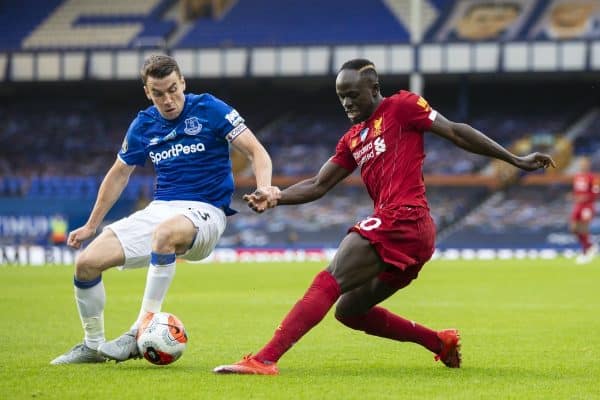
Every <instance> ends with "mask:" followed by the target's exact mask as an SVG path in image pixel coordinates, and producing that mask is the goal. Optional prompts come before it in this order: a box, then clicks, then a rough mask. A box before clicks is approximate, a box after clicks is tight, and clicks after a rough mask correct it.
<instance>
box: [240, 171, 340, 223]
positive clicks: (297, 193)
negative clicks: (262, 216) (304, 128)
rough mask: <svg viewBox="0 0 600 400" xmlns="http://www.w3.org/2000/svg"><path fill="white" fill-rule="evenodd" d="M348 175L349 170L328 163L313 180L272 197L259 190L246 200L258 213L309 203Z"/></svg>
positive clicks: (246, 196)
mask: <svg viewBox="0 0 600 400" xmlns="http://www.w3.org/2000/svg"><path fill="white" fill-rule="evenodd" d="M348 175H350V172H349V171H348V170H346V169H344V168H342V167H340V166H339V165H337V164H335V163H333V162H331V161H327V162H326V163H325V164H324V165H323V166H322V167H321V170H320V171H319V173H318V174H317V175H316V176H313V177H312V178H309V179H305V180H303V181H300V182H298V183H295V184H293V185H292V186H290V187H288V188H287V189H284V190H282V191H277V193H274V194H272V195H269V194H268V193H267V192H266V191H263V190H261V189H258V190H256V191H255V192H254V193H251V194H246V195H244V200H245V201H246V203H248V207H250V208H251V209H253V210H254V211H256V212H258V213H261V212H263V211H264V210H265V209H267V208H273V207H275V206H277V205H282V204H302V203H309V202H311V201H313V200H316V199H318V198H320V197H322V196H323V195H324V194H325V193H327V192H328V191H329V190H330V189H331V188H333V187H334V186H335V185H336V184H337V183H338V182H340V181H341V180H342V179H344V178H346V177H347V176H348Z"/></svg>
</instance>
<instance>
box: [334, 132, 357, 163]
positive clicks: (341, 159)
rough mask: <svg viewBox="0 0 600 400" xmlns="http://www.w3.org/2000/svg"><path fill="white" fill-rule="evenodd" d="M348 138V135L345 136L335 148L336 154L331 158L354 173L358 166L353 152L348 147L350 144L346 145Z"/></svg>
mask: <svg viewBox="0 0 600 400" xmlns="http://www.w3.org/2000/svg"><path fill="white" fill-rule="evenodd" d="M346 138H347V135H344V136H342V138H341V139H340V140H339V142H338V144H337V146H335V154H334V155H333V157H331V159H330V161H331V162H334V163H336V164H337V165H339V166H340V167H342V168H344V169H347V170H348V171H350V172H352V171H354V170H355V169H356V167H357V165H356V161H355V160H354V156H353V155H352V151H351V150H350V147H348V143H346Z"/></svg>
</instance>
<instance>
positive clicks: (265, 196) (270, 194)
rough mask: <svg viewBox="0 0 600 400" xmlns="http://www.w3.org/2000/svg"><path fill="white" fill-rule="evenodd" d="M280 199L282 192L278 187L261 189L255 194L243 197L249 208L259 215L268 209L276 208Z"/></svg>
mask: <svg viewBox="0 0 600 400" xmlns="http://www.w3.org/2000/svg"><path fill="white" fill-rule="evenodd" d="M280 198H281V191H280V190H279V188H278V187H277V186H267V187H261V188H258V189H256V190H255V191H254V192H253V193H251V194H245V195H244V196H243V199H244V201H246V203H247V204H248V207H250V208H251V209H252V210H254V211H255V212H257V213H262V212H264V211H265V210H266V209H268V208H273V207H276V206H277V202H278V200H279V199H280Z"/></svg>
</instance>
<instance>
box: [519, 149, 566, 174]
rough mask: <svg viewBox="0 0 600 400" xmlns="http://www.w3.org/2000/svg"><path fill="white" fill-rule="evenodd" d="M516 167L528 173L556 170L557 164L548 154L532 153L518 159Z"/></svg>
mask: <svg viewBox="0 0 600 400" xmlns="http://www.w3.org/2000/svg"><path fill="white" fill-rule="evenodd" d="M515 165H516V166H517V167H519V168H521V169H524V170H526V171H535V170H536V169H540V168H549V167H553V168H556V163H555V162H554V160H553V159H552V157H550V156H549V155H548V154H544V153H537V152H536V153H531V154H528V155H526V156H523V157H517V159H516V160H515Z"/></svg>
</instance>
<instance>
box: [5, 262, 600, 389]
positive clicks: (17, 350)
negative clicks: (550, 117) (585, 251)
mask: <svg viewBox="0 0 600 400" xmlns="http://www.w3.org/2000/svg"><path fill="white" fill-rule="evenodd" d="M321 268H323V265H322V264H317V263H289V264H277V263H267V264H220V265H208V264H195V265H191V264H190V265H186V264H179V265H178V268H177V274H176V276H175V280H174V282H173V284H172V287H171V290H170V292H169V295H168V296H167V300H166V302H165V304H164V307H163V309H164V310H165V311H169V312H172V313H174V314H176V315H177V316H179V317H180V318H181V319H182V321H183V322H184V324H185V326H186V328H187V331H188V334H189V339H190V341H189V344H188V348H187V350H186V352H185V354H184V355H183V357H182V358H181V359H180V360H179V361H177V362H176V363H174V364H172V365H170V366H166V367H157V366H153V365H151V364H149V363H148V362H146V361H144V360H132V361H128V362H125V363H121V364H115V363H105V364H96V365H75V366H51V365H49V361H50V360H51V359H52V358H54V357H56V356H57V355H59V354H60V353H62V352H64V351H66V350H68V349H69V348H70V347H71V346H73V345H74V344H76V343H77V342H79V341H80V340H81V337H82V332H81V328H80V323H79V318H78V316H77V312H76V306H75V303H74V300H73V288H72V283H71V282H72V281H71V280H72V268H71V267H66V266H51V267H14V266H11V267H0V316H1V321H2V324H1V325H0V326H1V328H0V351H1V354H2V358H1V359H0V398H2V399H33V398H35V399H137V398H139V399H159V398H161V399H162V398H169V399H192V398H193V399H344V400H345V399H402V398H406V399H593V398H600V362H599V358H600V294H599V292H598V286H599V284H600V263H599V262H598V261H596V263H595V264H588V265H585V266H575V265H574V263H573V261H572V260H568V259H556V260H521V261H433V262H431V263H429V264H428V265H427V266H426V267H425V268H424V269H423V271H422V272H421V275H420V276H419V278H418V279H417V280H416V281H415V282H413V284H412V285H411V286H409V287H408V288H406V289H404V290H402V291H400V292H398V293H397V294H396V295H395V296H393V297H392V298H391V299H390V300H388V301H387V302H385V303H383V305H384V306H385V307H387V308H389V309H391V310H392V311H394V312H396V313H398V314H400V315H403V316H405V317H406V318H409V319H413V320H415V321H417V322H420V323H423V324H425V325H427V326H430V327H432V328H435V329H441V328H449V327H457V328H459V329H460V330H461V334H462V343H463V351H462V352H463V368H461V369H459V370H452V369H448V368H445V367H444V366H443V365H442V364H441V363H435V362H434V361H433V354H430V353H429V352H428V351H427V350H425V349H424V348H421V347H420V346H418V345H415V344H412V343H398V342H393V341H390V340H385V339H381V338H377V337H372V336H367V335H365V334H364V333H362V332H356V331H352V330H349V329H347V328H345V327H343V326H342V325H341V324H339V323H337V321H335V319H334V318H333V315H332V314H333V313H331V312H330V313H329V314H328V315H327V317H326V318H325V320H324V321H323V322H322V323H321V324H320V325H318V326H317V327H316V328H315V329H313V330H312V331H311V332H309V333H308V334H307V335H306V336H305V337H304V338H303V339H302V340H301V341H300V342H299V343H297V344H296V346H294V347H293V348H292V349H291V351H290V352H288V354H286V355H285V356H284V357H283V358H282V360H281V361H280V363H279V366H280V369H281V375H280V376H277V377H265V376H233V375H228V376H218V375H214V374H212V372H211V369H212V368H213V367H215V366H216V365H220V364H223V363H230V362H234V361H237V360H238V359H239V358H240V357H241V356H242V355H244V354H246V353H249V352H255V351H257V350H258V349H259V348H260V346H261V345H263V344H264V343H265V342H266V341H267V340H268V339H269V338H270V337H271V334H272V333H273V331H274V329H275V327H276V326H277V325H278V324H279V322H280V321H281V319H282V317H283V316H284V315H285V313H286V312H287V310H288V309H289V308H290V307H291V306H292V305H293V304H294V303H295V301H296V300H297V299H298V298H299V297H300V296H301V295H302V294H303V292H304V290H305V288H306V287H307V286H308V284H309V282H310V281H311V279H312V276H313V275H314V274H315V273H316V272H317V271H319V270H320V269H321ZM144 281H145V269H144V270H135V271H124V272H119V271H117V270H111V271H109V272H107V273H105V274H104V283H105V286H106V290H107V304H106V311H105V318H106V333H107V336H108V338H111V339H112V338H113V337H115V336H116V335H118V334H120V333H122V332H123V331H124V330H126V329H127V328H128V327H129V325H130V324H131V322H132V321H133V319H134V318H135V317H136V316H137V312H138V308H139V303H140V300H141V295H142V291H143V285H144Z"/></svg>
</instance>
